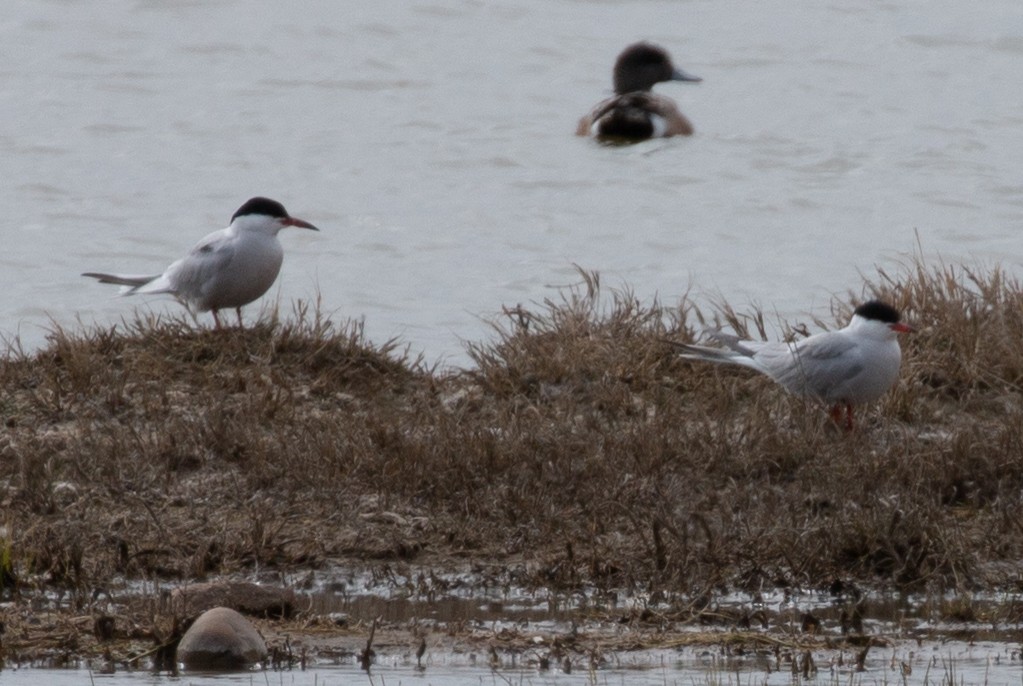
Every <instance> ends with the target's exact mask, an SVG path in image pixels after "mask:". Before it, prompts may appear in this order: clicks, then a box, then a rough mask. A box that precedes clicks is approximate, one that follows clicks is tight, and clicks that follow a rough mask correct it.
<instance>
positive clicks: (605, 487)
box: [0, 260, 1023, 604]
mask: <svg viewBox="0 0 1023 686" xmlns="http://www.w3.org/2000/svg"><path fill="white" fill-rule="evenodd" d="M582 277H583V278H582V283H581V284H580V285H579V286H578V287H575V288H571V289H567V290H566V291H565V292H564V294H563V296H562V298H561V299H559V300H549V301H545V302H543V303H540V304H539V305H537V306H534V307H516V308H513V309H508V310H507V311H506V312H505V317H504V322H503V323H501V324H498V325H497V326H496V327H495V329H496V336H495V339H494V340H493V341H490V342H483V343H475V344H472V345H470V347H469V353H470V356H471V358H472V360H473V363H474V364H473V366H472V367H471V368H470V369H467V370H464V371H448V372H439V371H437V370H434V369H428V368H425V367H424V366H423V364H422V361H421V359H418V358H411V357H409V355H408V352H407V349H405V348H402V347H401V346H400V345H399V344H397V343H396V342H394V341H389V342H387V343H385V344H383V345H382V346H374V345H373V344H371V343H370V342H368V341H366V340H365V338H364V335H363V331H362V327H361V325H360V324H359V323H357V322H341V323H334V322H331V321H329V320H328V319H326V318H325V317H323V316H322V315H321V314H320V313H319V312H317V311H310V310H308V309H306V308H302V307H300V308H299V309H298V311H297V312H296V313H295V315H294V316H293V317H292V318H290V319H287V320H283V319H281V318H278V317H270V318H269V319H267V320H265V321H262V322H260V323H258V324H256V325H255V326H253V327H251V328H248V329H243V330H239V329H229V330H225V331H214V330H208V329H197V328H195V327H194V326H192V325H191V324H190V323H189V322H187V321H185V320H183V319H174V318H170V319H168V318H152V317H151V318H139V319H135V320H133V321H129V322H125V323H124V324H122V325H120V326H117V327H111V328H92V329H88V328H84V329H81V330H74V331H68V330H64V329H57V330H55V331H54V333H53V335H52V336H51V339H50V342H49V345H48V346H47V347H45V348H44V349H43V350H40V351H39V352H37V353H32V354H26V353H22V352H15V351H9V353H8V355H7V358H6V359H5V360H4V361H3V362H2V363H0V412H2V420H3V423H4V425H5V427H6V431H5V433H4V434H3V436H2V438H0V502H2V503H3V508H2V515H0V532H6V536H5V537H4V538H3V539H2V540H0V546H2V548H3V550H4V556H5V558H4V559H5V560H7V561H8V562H5V570H7V571H6V573H5V578H9V579H16V580H17V583H18V584H19V585H20V586H21V588H22V589H23V590H27V589H31V588H35V587H39V588H42V587H46V586H51V585H56V586H59V587H61V588H67V589H70V590H72V591H74V592H76V593H81V594H82V595H81V597H83V598H84V597H85V596H86V595H87V594H89V593H91V592H93V591H94V590H95V589H96V588H100V587H102V586H104V585H105V584H106V583H108V581H109V580H110V579H112V578H113V577H115V576H127V577H133V578H144V579H149V578H172V579H185V578H201V577H204V576H206V575H211V574H224V573H231V572H235V571H238V570H243V569H248V568H253V567H255V566H259V567H260V568H263V567H271V568H276V569H281V570H294V569H309V568H315V567H319V566H323V565H327V564H331V563H334V562H338V561H349V562H351V561H359V562H367V561H375V560H389V561H415V562H416V563H418V564H421V565H423V566H426V567H430V566H445V565H452V564H464V563H465V562H472V561H485V562H492V563H499V564H503V565H505V566H506V569H507V570H508V571H507V575H508V579H509V580H514V581H516V582H519V583H525V584H537V585H540V584H543V585H547V586H550V587H553V588H556V589H573V588H580V587H583V586H585V585H595V586H596V587H598V588H607V589H617V588H623V587H626V588H644V589H648V590H662V591H665V592H669V593H672V594H681V595H682V596H683V597H685V598H690V599H692V602H693V603H694V604H698V603H699V602H702V601H703V600H705V599H706V598H708V597H711V596H713V594H715V593H717V592H719V591H721V590H725V589H734V588H742V589H747V590H758V589H761V588H767V587H773V586H776V585H779V584H782V585H790V584H791V585H799V586H821V587H823V586H827V585H829V584H831V583H832V582H833V581H834V580H836V579H839V580H843V579H844V580H848V581H853V582H855V583H857V584H864V583H866V584H882V585H894V586H898V587H900V588H922V587H937V588H948V587H953V588H960V589H963V588H973V587H978V586H988V587H995V586H1010V585H1012V584H1016V583H1018V579H1015V578H1013V577H1012V576H1011V574H1007V573H1005V572H1004V571H998V570H1004V569H1007V568H1008V569H1011V568H1012V566H1011V565H1006V564H1005V563H1013V562H1016V561H1018V560H1020V559H1021V558H1023V527H1021V526H1020V524H1019V521H1020V518H1019V516H1018V515H1019V493H1020V492H1023V468H1021V467H1023V464H1021V460H1023V428H1021V427H1023V410H1021V406H1023V405H1021V391H1020V387H1021V385H1020V380H1021V376H1023V346H1020V344H1019V342H1020V340H1023V289H1021V288H1020V285H1019V283H1018V282H1016V281H1015V280H1012V279H1010V278H1008V277H1007V276H1006V275H1005V274H1004V273H1003V272H1001V271H1000V270H999V269H997V268H995V269H983V268H980V267H971V268H967V267H963V266H948V265H943V264H939V265H937V266H928V265H924V264H923V263H922V261H921V260H916V261H913V262H911V263H909V264H907V265H906V266H905V267H904V268H901V269H899V270H898V271H896V272H895V273H890V272H886V271H882V272H880V273H879V275H878V277H877V279H876V280H875V281H873V282H868V283H867V284H866V288H865V290H866V291H867V292H869V293H871V294H872V295H876V296H879V297H882V298H885V299H887V300H890V301H892V302H893V303H894V304H895V305H896V306H898V307H900V308H901V309H902V310H903V311H904V313H905V317H906V319H907V320H909V321H911V322H912V323H913V324H914V325H916V326H917V327H918V328H919V329H920V332H919V333H918V334H916V335H914V336H912V337H911V338H909V339H907V340H906V345H905V348H904V349H905V353H906V354H905V366H904V370H903V374H902V378H901V379H900V382H899V384H898V385H897V387H896V388H895V389H894V390H893V391H892V392H891V393H890V394H889V395H888V396H887V397H886V398H885V399H884V400H883V401H882V402H880V403H879V404H878V407H875V408H868V412H867V413H866V414H865V416H864V419H863V421H862V424H861V428H860V429H859V430H857V431H856V432H854V433H853V434H851V435H846V434H845V433H843V432H839V431H836V430H834V429H833V427H832V426H831V425H830V424H829V423H828V421H827V420H826V418H825V416H824V413H823V412H821V410H820V408H819V407H816V406H815V405H813V404H812V403H807V402H804V401H801V400H799V399H795V398H791V397H788V396H786V395H784V394H783V392H782V391H781V390H780V389H778V388H777V387H775V386H774V385H773V384H771V382H770V381H768V380H766V379H763V378H759V377H756V376H754V375H752V374H750V373H747V372H744V371H743V370H731V369H722V368H719V367H714V366H711V365H700V364H698V363H691V362H687V361H683V360H681V359H679V358H678V356H677V355H675V354H674V353H673V352H672V349H671V347H670V346H669V345H668V344H666V343H665V339H674V340H684V341H685V340H692V338H693V336H694V334H695V333H696V331H697V330H698V329H699V328H701V327H702V326H703V325H704V324H705V323H709V322H718V323H722V324H726V325H731V326H732V327H733V328H743V327H745V328H747V329H748V330H750V331H752V332H753V333H754V334H755V335H756V333H757V332H758V331H759V332H760V333H763V331H764V328H765V327H764V318H763V314H762V313H761V312H759V311H754V312H750V313H739V312H735V311H733V310H731V309H730V308H728V306H727V305H726V304H722V305H720V306H716V307H710V308H708V310H707V311H706V312H703V311H701V310H700V309H699V308H698V307H697V306H696V305H695V304H694V303H693V302H692V301H691V300H690V299H688V298H687V299H685V300H684V301H683V304H682V305H681V306H679V307H676V308H671V309H667V308H664V307H662V306H661V305H660V304H659V303H657V302H653V303H649V304H647V303H642V302H640V301H639V300H638V299H637V298H636V297H635V296H634V295H633V294H631V293H629V292H627V291H611V292H610V293H605V292H604V291H603V290H602V288H601V287H600V283H599V278H598V277H597V275H596V274H590V273H582ZM850 305H851V303H844V302H843V303H836V306H835V321H833V322H825V323H826V324H828V325H831V326H838V325H842V324H844V323H845V319H846V318H847V317H848V314H849V312H850V309H851V308H850ZM803 328H804V327H799V326H796V327H792V331H793V333H792V335H799V332H800V331H801V330H802V329H803ZM811 328H812V327H811Z"/></svg>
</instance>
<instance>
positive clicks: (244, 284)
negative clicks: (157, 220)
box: [82, 197, 319, 328]
mask: <svg viewBox="0 0 1023 686" xmlns="http://www.w3.org/2000/svg"><path fill="white" fill-rule="evenodd" d="M288 226H294V227H298V228H301V229H312V230H313V231H319V229H317V228H316V227H315V226H313V225H312V224H310V223H309V222H307V221H304V220H302V219H297V218H295V217H292V216H290V215H289V214H288V212H287V210H285V209H284V205H282V204H281V203H279V202H277V201H276V200H270V199H269V198H258V197H257V198H252V199H250V200H249V201H248V202H246V203H245V204H244V205H242V206H241V207H240V208H238V211H237V212H235V213H234V216H232V217H231V223H230V225H229V226H228V227H227V228H226V229H220V230H219V231H214V232H213V233H211V234H209V235H208V236H206V237H205V238H203V239H202V240H201V241H199V242H198V243H197V244H196V245H195V247H194V248H192V250H191V252H189V253H188V254H187V255H185V256H184V257H183V258H181V259H180V260H178V261H177V262H174V263H173V264H171V265H170V266H169V267H167V269H166V270H164V272H163V273H162V274H150V275H139V274H104V273H100V272H86V273H85V274H82V276H90V277H92V278H94V279H98V280H99V281H100V283H113V284H117V285H120V286H123V287H124V288H122V290H121V292H122V295H158V294H161V293H166V294H170V295H173V296H174V297H176V298H177V299H178V300H180V301H181V302H182V303H183V304H184V305H185V307H187V308H188V309H189V311H190V312H192V313H195V312H206V311H210V312H212V313H213V321H214V322H215V323H216V325H217V328H220V317H219V316H218V315H217V312H218V311H219V310H222V309H225V308H234V310H235V311H236V312H237V313H238V324H239V326H240V325H241V323H242V311H241V308H242V306H243V305H248V304H249V303H250V302H252V301H253V300H256V299H257V298H259V297H260V296H262V295H263V294H264V293H266V292H267V291H268V290H270V286H272V285H273V282H274V281H275V280H276V279H277V274H278V273H279V272H280V270H281V262H282V261H283V260H284V249H283V248H281V243H280V241H279V240H278V239H277V233H278V232H279V231H280V230H281V229H283V228H285V227H288Z"/></svg>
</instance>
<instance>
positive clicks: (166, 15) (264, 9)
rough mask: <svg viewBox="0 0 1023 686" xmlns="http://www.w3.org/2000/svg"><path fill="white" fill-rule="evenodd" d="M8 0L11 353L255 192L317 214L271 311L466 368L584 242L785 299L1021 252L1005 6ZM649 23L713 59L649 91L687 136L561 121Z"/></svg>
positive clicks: (650, 273)
mask: <svg viewBox="0 0 1023 686" xmlns="http://www.w3.org/2000/svg"><path fill="white" fill-rule="evenodd" d="M4 7H5V12H4V17H3V19H2V20H0V40H2V41H3V44H4V45H5V46H6V47H7V51H8V53H9V54H10V55H12V56H13V55H16V56H17V59H9V60H5V61H4V64H3V65H2V66H0V75H2V78H0V97H2V99H3V102H4V106H5V114H4V116H3V117H0V154H2V155H3V159H4V178H5V183H4V184H3V189H2V190H0V201H2V203H0V204H2V206H3V207H4V220H3V235H4V237H5V238H6V245H5V250H4V254H3V256H2V257H0V265H2V269H3V273H4V275H5V285H6V287H5V288H4V289H3V290H2V291H0V332H2V333H3V334H4V335H5V336H6V337H8V338H10V337H12V336H18V337H20V339H21V341H22V343H23V344H24V345H26V346H27V347H30V348H31V347H33V346H36V345H38V344H40V343H41V342H42V340H43V338H44V335H45V331H46V330H47V328H48V327H49V326H51V325H52V322H57V323H60V324H72V323H74V322H75V321H76V320H77V319H81V320H83V321H86V322H91V321H94V320H95V321H100V322H108V323H109V322H116V321H118V320H119V318H120V317H122V316H125V315H130V312H131V309H132V307H133V306H134V305H136V304H141V305H143V306H146V307H151V308H153V309H156V310H157V311H161V310H164V309H167V308H169V309H172V310H177V308H178V306H177V305H176V304H175V303H173V302H167V301H165V300H159V299H157V300H153V301H150V302H147V303H146V302H143V303H138V302H136V301H126V300H122V299H118V298H115V297H113V296H114V294H113V291H114V290H115V289H112V288H110V287H106V286H102V285H99V284H95V283H91V282H87V281H86V280H85V279H82V278H81V277H79V276H78V275H79V273H80V272H82V271H85V270H121V271H136V272H145V271H159V270H160V269H162V268H163V267H164V266H166V265H167V264H168V263H169V262H170V261H171V260H172V259H174V258H176V257H178V256H180V255H181V254H183V253H184V251H186V250H187V249H188V248H189V247H190V246H191V245H192V244H193V243H194V242H195V241H196V240H198V239H199V238H200V237H201V236H203V235H204V234H205V233H206V232H208V231H210V230H213V229H216V228H219V227H221V226H223V225H225V224H226V222H227V220H228V218H229V217H230V216H231V214H232V213H233V211H234V210H235V209H236V208H237V207H238V206H239V205H240V204H241V203H242V202H243V201H244V200H245V199H246V198H248V197H249V196H251V195H255V194H265V195H270V196H271V197H275V198H278V199H280V200H282V201H283V202H284V203H285V205H286V206H287V207H288V209H289V210H290V211H291V212H292V213H293V214H295V215H296V216H300V217H303V218H305V219H307V220H309V221H312V222H314V223H315V224H317V225H318V226H319V227H320V228H321V229H322V230H323V231H322V233H320V234H312V233H310V232H300V231H294V232H290V233H288V232H286V233H285V234H284V235H283V236H282V239H283V242H284V244H285V251H286V258H285V266H284V270H283V272H282V277H281V279H280V280H279V282H278V286H277V287H276V288H275V289H274V290H273V291H272V292H271V293H272V294H273V295H276V296H277V297H279V298H280V299H281V301H282V302H284V303H285V308H286V309H289V308H290V306H289V305H288V303H290V301H292V300H293V299H296V298H301V299H314V298H315V297H316V296H317V294H319V297H320V298H321V302H322V307H323V308H324V309H325V310H327V311H329V312H332V313H334V314H335V315H336V316H337V317H338V318H347V317H365V321H366V329H367V331H368V333H369V335H370V338H371V339H373V340H375V341H378V342H382V341H383V340H385V339H387V338H389V337H392V336H400V337H402V339H403V340H405V341H407V342H409V343H410V344H411V346H412V349H413V350H414V351H419V350H422V351H425V353H426V355H427V358H428V359H429V360H431V361H432V360H437V359H442V360H445V361H447V362H449V363H454V364H461V363H464V362H465V361H466V356H465V353H464V349H463V342H464V341H466V340H469V341H478V340H481V339H485V338H486V337H488V336H489V335H490V330H489V329H488V327H487V325H486V323H485V322H486V320H488V319H489V318H491V317H493V316H494V315H495V314H496V313H497V312H499V311H500V308H501V306H502V305H514V304H516V303H528V302H530V301H536V300H539V299H542V298H545V297H550V296H553V295H556V293H557V291H556V289H557V287H559V286H563V285H565V284H569V283H573V282H577V281H578V275H577V274H576V272H575V270H574V267H573V266H572V265H573V264H578V265H580V266H582V267H584V268H587V269H595V270H598V271H599V272H600V273H601V274H602V276H603V282H604V283H605V284H606V285H610V286H621V285H623V284H627V285H628V286H629V287H631V288H632V289H633V290H634V291H635V293H636V294H637V295H638V296H639V297H640V298H642V299H644V300H647V301H649V300H650V299H651V298H653V297H654V296H658V297H660V298H661V300H662V301H663V302H665V303H667V304H672V303H674V302H676V301H677V299H678V298H679V297H680V296H681V295H682V294H684V293H685V292H687V291H692V293H693V294H694V295H696V296H697V299H698V300H699V301H700V302H703V303H706V302H708V300H709V299H710V298H711V297H713V296H714V295H716V294H720V295H723V296H724V297H726V298H727V299H728V300H729V301H730V302H731V303H732V304H733V305H735V306H737V307H739V308H742V307H744V306H745V305H746V304H748V302H749V301H754V302H756V303H758V304H760V305H762V306H763V307H764V308H765V309H766V310H767V312H768V314H769V315H770V316H769V318H774V317H778V318H784V319H786V320H791V319H793V318H801V317H805V316H806V315H807V314H808V313H811V312H812V313H815V314H824V313H826V311H827V304H828V302H829V299H830V297H831V296H832V295H833V294H838V295H844V294H846V293H847V292H848V291H849V290H850V289H851V290H852V291H856V292H858V291H859V290H860V289H861V285H862V278H861V274H866V275H868V276H870V275H873V274H874V273H875V266H876V265H881V266H886V267H892V266H893V265H894V264H896V263H897V262H898V261H899V260H900V259H903V258H904V257H905V256H906V255H908V254H911V253H912V252H913V251H915V250H916V249H917V248H918V246H919V247H922V249H923V252H924V254H925V256H926V257H928V259H934V258H935V257H936V256H937V255H939V254H940V255H941V256H942V257H943V258H944V259H946V260H949V261H960V260H963V261H970V260H973V259H980V260H984V261H989V260H1001V261H1004V262H1005V263H1006V264H1007V265H1008V266H1010V267H1011V268H1013V269H1016V268H1018V266H1019V265H1020V263H1021V262H1023V243H1021V242H1020V241H1019V236H1018V232H1019V226H1020V220H1021V218H1023V182H1021V178H1020V176H1021V175H1020V168H1019V159H1020V153H1021V152H1023V134H1021V133H1020V131H1021V130H1023V127H1021V126H1020V125H1021V123H1023V107H1021V104H1023V92H1021V91H1020V89H1019V88H1018V65H1019V61H1020V59H1021V56H1023V15H1021V13H1020V11H1019V7H1018V3H1017V2H1016V1H1015V0H991V1H990V2H984V3H960V2H953V1H952V0H938V1H937V2H930V3H912V2H910V3H905V2H902V3H877V2H872V1H868V0H851V1H846V0H841V1H839V0H834V1H830V2H816V0H784V1H782V0H767V1H765V2H759V3H745V2H743V3H740V2H699V1H696V0H694V1H691V2H677V1H676V0H606V1H603V2H580V1H579V0H515V1H504V2H481V1H479V0H421V1H412V2H403V3H383V4H381V3H335V2H329V1H327V0H316V1H312V2H307V3H303V4H302V6H301V9H300V10H296V9H295V8H294V6H293V5H290V4H288V3H273V2H266V1H262V2H258V3H257V4H256V5H252V4H250V3H245V2H242V0H216V1H213V2H185V3H165V2H158V1H155V0H120V1H115V2H107V3H100V4H98V5H96V4H89V3H74V2H67V1H65V0H9V2H7V3H5V6H4ZM641 38H642V39H649V40H653V41H656V42H659V43H661V44H663V45H665V46H666V47H668V48H669V50H670V51H671V52H672V53H673V55H674V56H675V58H676V61H677V62H678V63H679V64H680V65H682V66H684V67H685V68H687V69H688V70H690V71H692V72H693V73H695V74H698V75H700V76H702V77H703V78H704V81H703V83H701V84H699V85H694V86H687V85H683V84H661V85H660V86H659V87H658V89H659V91H660V92H662V93H665V94H667V95H670V96H671V97H674V98H676V99H677V100H678V101H679V102H680V106H681V108H682V110H683V111H684V112H685V113H686V114H687V115H688V116H689V117H690V118H691V119H692V120H693V122H694V123H695V126H696V129H697V134H696V135H695V136H694V137H693V138H691V139H672V140H666V141H664V140H662V141H656V142H650V143H645V144H641V145H637V146H632V147H628V148H606V147H602V146H599V145H596V144H594V143H593V142H592V141H588V140H584V139H579V138H576V137H575V136H574V135H572V134H573V131H574V126H575V122H576V119H577V118H578V117H579V116H580V115H581V114H582V113H584V112H585V111H586V110H587V109H588V108H589V107H590V106H591V105H592V104H593V103H594V102H596V101H597V100H599V99H600V98H601V97H603V96H604V95H606V93H607V92H608V90H609V86H610V67H611V64H612V62H613V59H614V57H615V55H616V54H617V52H618V51H619V50H620V49H621V48H622V47H623V46H624V45H625V44H627V43H629V42H631V41H634V40H637V39H641ZM269 299H270V300H273V297H272V296H271V297H270V298H269ZM249 311H250V316H255V314H256V313H257V311H258V308H256V307H253V306H250V308H249Z"/></svg>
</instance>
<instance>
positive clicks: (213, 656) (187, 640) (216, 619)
mask: <svg viewBox="0 0 1023 686" xmlns="http://www.w3.org/2000/svg"><path fill="white" fill-rule="evenodd" d="M264 660H266V642H265V641H263V637H262V636H260V635H259V632H258V631H256V628H255V627H254V626H252V624H251V623H250V622H249V620H247V619H245V618H244V617H242V616H241V615H240V614H238V613H237V612H235V611H234V610H232V609H230V608H227V607H215V608H213V609H212V610H207V611H206V612H204V613H202V614H201V615H199V618H198V619H196V620H195V622H193V623H192V626H191V627H189V628H188V631H186V632H185V635H184V636H182V637H181V642H180V643H178V657H177V661H178V662H179V663H181V664H182V665H183V666H184V668H185V669H187V670H198V671H212V670H233V669H248V668H250V667H252V666H253V665H256V664H258V663H260V662H263V661H264Z"/></svg>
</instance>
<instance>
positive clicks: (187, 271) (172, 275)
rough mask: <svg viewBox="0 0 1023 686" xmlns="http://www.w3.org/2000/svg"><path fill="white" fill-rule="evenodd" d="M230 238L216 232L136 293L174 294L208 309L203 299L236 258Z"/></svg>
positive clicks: (223, 231) (224, 232)
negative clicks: (211, 284) (213, 282)
mask: <svg viewBox="0 0 1023 686" xmlns="http://www.w3.org/2000/svg"><path fill="white" fill-rule="evenodd" d="M231 242H232V241H231V237H230V236H229V235H228V234H227V232H226V230H221V231H215V232H213V233H211V234H210V235H208V236H206V237H205V238H203V239H202V240H201V241H199V242H198V243H197V244H196V245H195V247H194V248H192V250H191V252H189V253H188V254H187V255H186V256H185V257H183V258H181V259H180V260H178V261H177V262H174V263H173V264H171V266H169V267H167V270H166V271H164V273H163V274H162V275H161V276H160V277H159V278H157V279H154V280H153V281H150V282H149V283H147V284H145V285H143V286H140V287H138V288H137V289H135V292H136V293H149V294H154V293H171V294H174V295H176V296H177V297H178V298H180V299H182V300H184V301H186V302H189V303H192V304H194V305H196V306H197V307H198V309H200V310H203V309H206V307H205V305H204V304H203V299H204V297H205V295H206V291H207V288H208V286H209V284H210V282H211V281H213V279H215V278H216V276H217V275H218V274H220V273H222V272H223V270H224V269H225V268H226V267H227V265H228V264H229V263H230V262H231V260H232V259H233V257H234V252H235V251H234V250H233V249H231Z"/></svg>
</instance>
